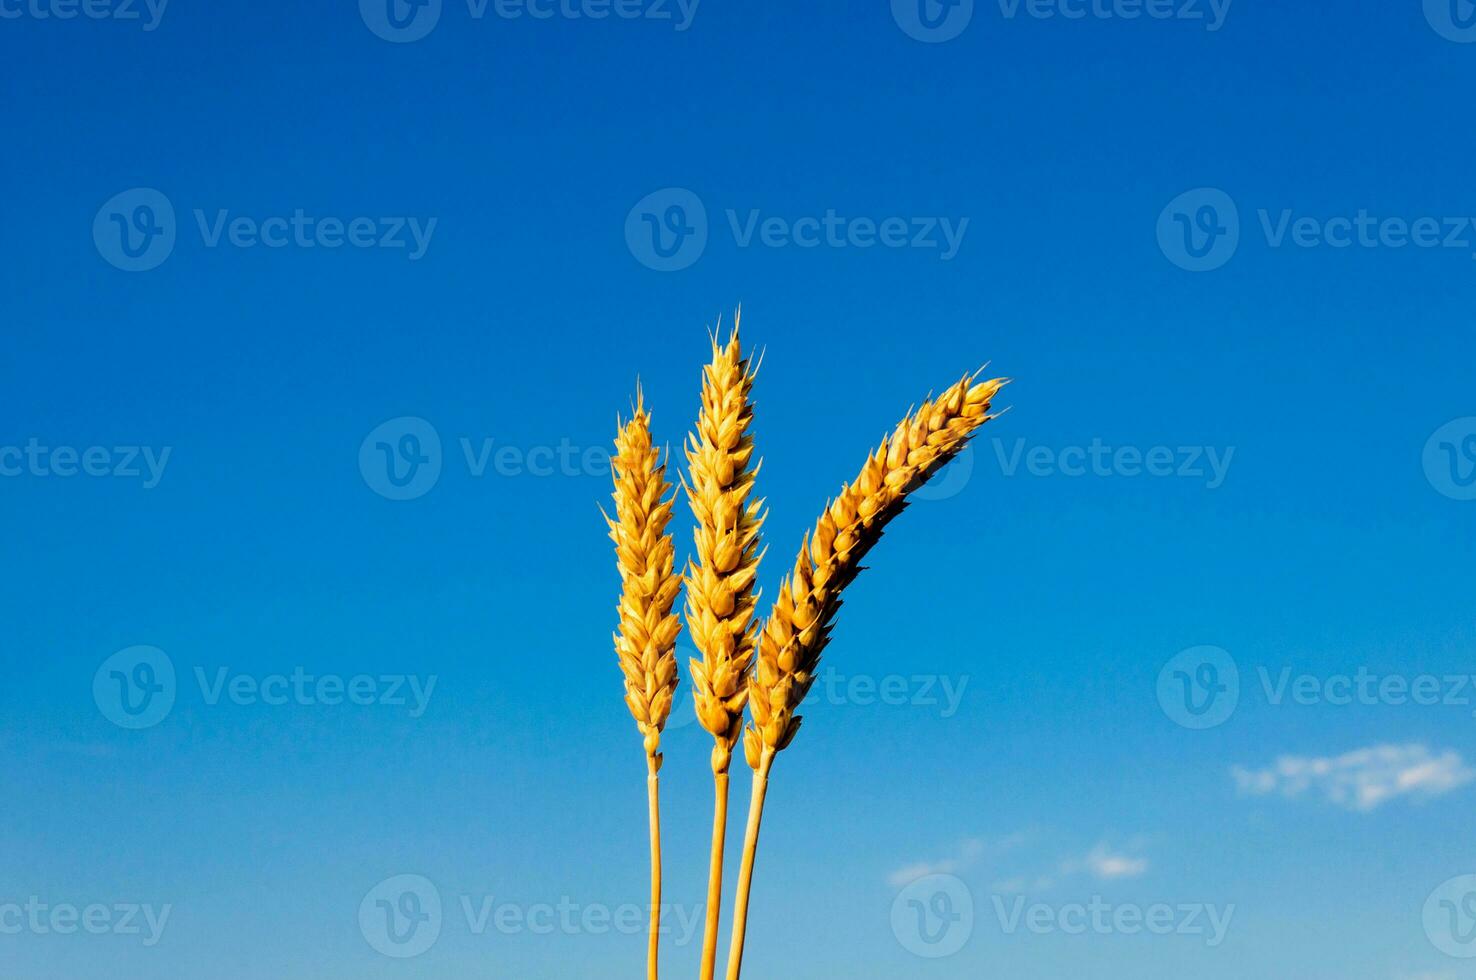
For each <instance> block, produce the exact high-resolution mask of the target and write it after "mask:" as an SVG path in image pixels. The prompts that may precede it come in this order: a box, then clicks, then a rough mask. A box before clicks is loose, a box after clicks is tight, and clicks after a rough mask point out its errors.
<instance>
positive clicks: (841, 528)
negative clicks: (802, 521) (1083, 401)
mask: <svg viewBox="0 0 1476 980" xmlns="http://www.w3.org/2000/svg"><path fill="white" fill-rule="evenodd" d="M1004 384H1005V381H1004V380H1003V379H995V380H993V381H982V382H977V383H976V382H975V381H974V376H969V377H965V378H964V379H963V380H961V381H959V382H958V383H957V384H955V385H953V387H951V388H949V389H948V390H947V391H945V392H944V393H943V394H942V395H940V396H939V397H938V398H935V399H932V400H929V401H927V402H924V403H923V405H922V407H921V408H919V409H918V410H917V411H915V412H913V413H911V414H909V415H908V416H907V417H906V418H904V419H903V420H902V421H901V422H900V423H899V424H898V425H897V428H896V429H895V430H894V431H893V432H892V434H891V435H890V436H888V437H887V439H886V440H885V441H883V442H882V444H881V446H879V447H878V448H877V450H876V451H875V452H873V453H872V454H871V456H870V457H869V458H868V459H867V461H866V465H865V466H863V467H862V468H861V473H860V475H859V476H857V477H856V479H855V481H854V482H852V483H851V484H849V485H848V486H845V487H843V488H842V489H841V493H840V495H839V496H838V497H836V498H835V499H834V500H832V501H831V502H830V504H829V505H828V506H827V507H826V509H825V512H824V513H823V514H821V516H820V520H819V521H818V522H817V523H816V525H815V529H814V531H813V532H811V533H810V534H808V535H806V537H805V541H804V543H803V545H801V547H800V553H799V557H798V558H797V559H796V561H795V566H794V571H793V572H792V573H791V574H790V575H789V577H788V578H786V579H785V580H784V582H783V583H782V584H781V585H780V588H779V597H778V599H776V600H775V602H774V608H773V610H772V611H771V612H770V614H769V619H768V621H767V622H766V623H765V624H764V629H763V633H762V635H761V637H760V639H759V647H758V663H757V666H756V669H755V671H754V673H753V676H752V678H751V679H750V681H749V685H748V703H749V711H750V713H751V714H752V718H753V723H752V725H750V726H749V727H748V728H747V730H746V731H745V732H744V733H743V752H744V755H745V757H746V758H747V760H748V764H749V765H750V766H752V767H753V770H754V774H753V797H752V800H751V802H750V805H749V814H748V828H747V832H746V834H745V837H744V845H743V864H742V867H741V868H740V871H739V878H738V895H737V901H736V903H735V905H734V910H733V939H732V944H731V947H730V949H729V952H728V980H738V978H739V973H740V971H741V969H742V966H743V941H744V934H745V932H746V929H747V922H748V896H749V890H750V888H751V886H752V884H753V864H754V855H755V853H756V852H757V850H758V837H759V826H760V824H761V823H762V820H763V810H764V796H765V793H766V792H767V790H768V781H769V770H770V768H771V767H772V766H773V764H774V757H775V755H777V754H778V753H779V752H781V751H782V750H783V749H785V748H786V747H788V745H789V744H790V742H792V741H793V740H794V736H795V734H796V733H797V732H798V731H799V727H800V722H801V718H800V716H799V715H798V714H796V712H797V711H798V709H799V706H800V703H801V702H802V701H804V699H805V695H806V694H808V693H809V690H810V685H811V684H813V683H814V681H815V670H816V668H817V667H818V666H819V663H820V653H821V651H822V650H824V649H825V644H826V643H827V642H828V641H829V639H830V631H831V627H832V625H833V622H834V620H835V614H836V612H837V611H838V610H839V609H840V606H841V591H842V590H843V589H844V588H845V587H846V585H847V584H849V583H850V582H851V581H852V580H853V579H854V578H855V577H856V575H857V573H859V572H860V570H861V559H862V557H863V556H865V554H866V552H867V551H869V550H870V549H871V547H872V545H874V544H876V542H877V541H878V540H880V538H881V535H882V529H883V528H884V527H885V526H886V524H887V522H888V521H890V520H891V519H892V518H894V517H896V516H897V515H898V514H899V513H901V512H902V509H903V508H904V507H905V506H906V505H907V495H908V494H909V493H911V492H912V491H913V490H915V489H916V488H917V487H919V486H921V485H922V484H923V483H924V482H926V481H927V480H928V478H929V477H931V476H932V475H933V474H934V473H936V472H937V471H938V469H939V468H940V467H941V466H943V465H944V464H945V463H947V462H948V461H949V460H950V459H952V458H953V457H954V456H955V455H957V453H958V452H959V450H961V449H962V448H963V447H964V445H965V444H966V443H967V442H968V440H969V437H970V436H972V435H973V434H974V432H975V431H976V430H977V429H978V428H979V427H980V426H981V425H983V424H984V423H985V422H987V421H989V419H990V418H992V416H991V415H990V414H989V404H990V401H991V400H992V399H993V398H994V396H995V394H996V393H997V392H998V391H999V389H1000V388H1001V387H1002V386H1003V385H1004Z"/></svg>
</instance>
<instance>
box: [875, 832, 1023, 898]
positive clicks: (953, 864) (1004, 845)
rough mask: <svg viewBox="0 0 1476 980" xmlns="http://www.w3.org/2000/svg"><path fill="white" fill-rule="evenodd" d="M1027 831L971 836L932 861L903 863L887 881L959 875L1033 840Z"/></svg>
mask: <svg viewBox="0 0 1476 980" xmlns="http://www.w3.org/2000/svg"><path fill="white" fill-rule="evenodd" d="M1030 836H1031V835H1030V834H1029V833H1028V832H1027V831H1019V832H1017V833H1013V834H1009V835H1007V836H1004V837H996V838H992V839H991V838H985V837H970V838H967V839H965V840H964V841H963V842H962V843H960V844H959V846H958V848H957V849H956V850H955V851H954V853H952V854H950V855H947V856H946V857H941V858H937V859H935V860H931V861H914V862H913V863H911V864H906V865H903V866H902V867H900V868H898V869H897V870H895V871H893V872H892V873H891V874H889V875H887V883H888V884H890V885H892V886H893V887H895V888H900V887H901V886H903V885H905V884H907V883H908V882H912V881H916V880H917V879H919V878H924V877H926V876H928V875H941V874H949V875H956V874H958V873H960V872H962V871H966V870H968V869H969V868H971V867H973V866H974V865H976V864H978V863H979V862H980V861H981V860H983V859H985V858H986V857H994V856H998V855H1000V854H1004V853H1006V852H1008V851H1012V850H1014V849H1015V848H1017V847H1019V846H1020V845H1021V844H1024V843H1025V842H1026V841H1028V840H1029V839H1030Z"/></svg>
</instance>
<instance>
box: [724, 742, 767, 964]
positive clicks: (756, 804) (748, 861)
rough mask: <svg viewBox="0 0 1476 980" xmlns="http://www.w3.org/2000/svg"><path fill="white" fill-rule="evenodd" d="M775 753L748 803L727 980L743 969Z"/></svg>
mask: <svg viewBox="0 0 1476 980" xmlns="http://www.w3.org/2000/svg"><path fill="white" fill-rule="evenodd" d="M775 754H776V753H775V751H774V750H773V749H769V748H765V749H764V751H763V756H762V758H760V759H759V764H758V765H757V766H756V767H755V768H754V770H753V796H752V798H751V799H750V800H749V803H748V829H747V830H746V831H744V834H743V863H742V864H741V865H739V869H738V894H737V897H736V898H735V899H734V902H733V940H732V942H731V943H730V944H729V946H728V980H738V975H739V973H741V972H742V970H743V940H744V938H745V936H746V934H747V932H748V893H749V890H750V889H751V888H752V887H753V862H754V859H755V858H756V857H757V856H758V840H759V825H760V824H761V823H763V820H764V797H766V796H767V795H768V792H769V769H770V767H772V766H773V765H774V756H775Z"/></svg>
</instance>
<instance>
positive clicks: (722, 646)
mask: <svg viewBox="0 0 1476 980" xmlns="http://www.w3.org/2000/svg"><path fill="white" fill-rule="evenodd" d="M738 325H739V322H738V317H737V316H735V317H734V319H733V332H732V333H731V334H730V335H729V337H728V341H727V343H726V344H719V342H718V339H717V338H716V337H714V338H713V340H712V361H711V363H709V364H708V365H707V367H706V368H704V369H703V374H702V409H701V411H700V412H699V413H698V416H697V431H695V432H693V433H692V434H691V435H690V436H689V437H688V442H687V449H686V455H687V467H688V470H689V473H690V482H689V483H685V484H684V485H685V488H686V491H687V501H688V503H689V504H690V505H691V508H692V514H693V516H694V517H696V519H697V526H696V528H695V529H694V531H693V543H694V545H695V549H694V550H695V552H696V557H695V558H694V559H693V560H692V561H691V562H690V563H689V564H688V566H687V574H686V586H687V629H688V631H689V632H690V634H691V636H692V643H693V644H694V645H695V646H696V647H697V651H698V652H699V653H701V654H702V658H701V659H700V660H699V659H693V660H692V661H691V667H692V691H693V702H694V706H695V708H696V711H697V719H698V721H700V722H701V723H702V727H703V728H705V729H707V730H708V731H709V732H710V733H711V734H712V737H713V742H714V745H713V749H712V777H713V816H712V852H711V858H710V861H709V864H708V873H707V924H706V929H705V930H704V932H703V938H702V973H701V980H712V978H713V973H714V970H715V965H716V961H717V940H718V918H719V915H720V913H721V909H722V891H723V844H724V841H725V839H726V836H727V828H728V767H729V766H730V764H731V763H732V759H733V747H734V746H735V745H737V743H738V739H739V737H740V735H741V734H742V730H743V706H744V704H745V703H746V702H747V701H748V674H749V671H750V669H751V667H752V665H753V655H754V646H755V643H756V641H757V639H758V621H757V620H756V619H755V618H754V607H755V605H756V603H757V601H758V598H757V596H756V595H755V593H754V588H753V582H754V577H755V576H756V575H757V574H758V563H759V557H760V556H759V529H760V528H761V527H762V525H763V522H764V517H763V512H762V511H763V503H762V501H753V500H750V499H749V497H750V495H751V494H752V492H753V484H754V478H755V476H756V475H757V473H758V465H757V464H756V463H755V462H754V459H753V437H752V436H751V435H750V434H749V431H748V430H749V425H750V424H751V423H752V421H753V408H752V406H751V404H750V402H749V392H750V389H751V388H752V386H753V375H754V372H753V369H752V368H751V367H750V366H749V362H748V359H747V358H745V357H744V356H743V353H742V348H741V346H740V344H739V340H738Z"/></svg>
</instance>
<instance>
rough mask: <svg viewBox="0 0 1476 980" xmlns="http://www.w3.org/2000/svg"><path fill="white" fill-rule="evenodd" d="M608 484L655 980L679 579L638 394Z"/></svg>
mask: <svg viewBox="0 0 1476 980" xmlns="http://www.w3.org/2000/svg"><path fill="white" fill-rule="evenodd" d="M610 468H611V472H612V474H613V476H614V479H615V494H614V496H615V518H614V519H611V518H610V516H609V515H608V514H607V515H606V516H605V522H606V523H607V524H608V525H609V527H610V538H611V540H613V541H614V542H615V555H616V565H617V567H618V568H619V570H620V581H621V591H620V606H619V610H620V628H619V630H618V631H617V632H616V633H615V637H614V639H615V652H616V654H617V656H618V658H619V661H620V670H621V672H622V673H623V674H624V675H625V703H626V705H627V706H628V707H629V708H630V713H631V715H632V717H634V718H635V721H636V727H637V728H639V729H640V732H641V734H642V735H643V736H644V746H645V750H646V791H647V802H648V805H649V818H650V830H651V928H650V937H649V944H648V950H647V958H646V975H647V977H648V980H656V974H657V952H658V948H659V936H660V931H661V816H660V807H659V803H658V800H659V795H660V794H659V789H658V786H659V780H658V776H657V773H658V772H660V770H661V730H662V728H663V727H665V725H666V719H667V717H668V716H670V714H671V703H672V697H673V695H674V694H675V692H676V685H677V663H676V638H677V633H678V632H679V631H680V630H681V622H680V620H679V619H678V618H677V616H676V614H675V613H673V612H672V606H673V605H674V604H675V603H676V596H677V592H678V591H679V590H680V589H681V585H682V580H681V576H680V575H679V574H677V573H676V572H675V571H674V570H673V566H674V564H675V557H674V549H673V547H672V540H671V535H669V534H667V533H666V525H667V523H668V522H669V521H670V520H671V507H672V498H671V497H668V496H667V493H668V491H670V490H671V484H669V483H667V482H666V467H665V465H664V464H662V463H661V454H660V452H659V450H657V449H656V448H655V447H653V446H652V445H651V416H650V414H649V413H648V412H647V411H646V410H645V404H644V400H643V399H642V398H641V395H640V393H639V390H637V394H636V404H635V411H634V413H633V414H632V417H631V420H630V421H629V422H627V423H625V424H623V425H621V426H620V427H619V433H618V434H617V435H616V437H615V455H614V457H613V458H612V459H611V461H610Z"/></svg>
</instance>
